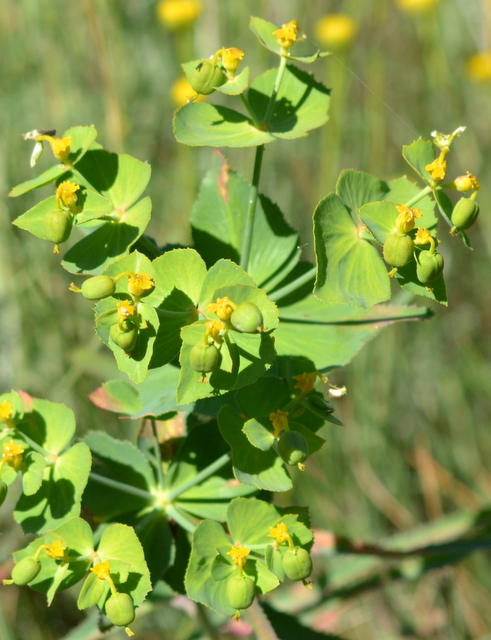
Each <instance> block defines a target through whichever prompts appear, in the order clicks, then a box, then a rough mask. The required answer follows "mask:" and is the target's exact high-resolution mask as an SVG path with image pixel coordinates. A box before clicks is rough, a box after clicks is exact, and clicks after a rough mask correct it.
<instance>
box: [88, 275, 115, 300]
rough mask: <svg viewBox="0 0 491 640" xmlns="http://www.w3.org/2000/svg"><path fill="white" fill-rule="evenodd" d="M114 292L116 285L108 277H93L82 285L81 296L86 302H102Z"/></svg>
mask: <svg viewBox="0 0 491 640" xmlns="http://www.w3.org/2000/svg"><path fill="white" fill-rule="evenodd" d="M115 291H116V283H115V282H114V280H113V279H112V278H110V277H109V276H93V277H92V278H87V280H85V282H84V283H83V284H82V295H83V297H84V298H87V300H102V299H103V298H108V297H109V296H112V294H113V293H114V292H115Z"/></svg>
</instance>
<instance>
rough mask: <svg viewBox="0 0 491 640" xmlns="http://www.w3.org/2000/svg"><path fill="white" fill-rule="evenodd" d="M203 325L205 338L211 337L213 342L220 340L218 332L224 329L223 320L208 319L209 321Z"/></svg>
mask: <svg viewBox="0 0 491 640" xmlns="http://www.w3.org/2000/svg"><path fill="white" fill-rule="evenodd" d="M205 327H206V333H205V337H206V339H208V338H211V339H212V340H214V341H215V342H222V337H221V335H220V332H221V331H224V330H225V325H224V324H223V322H221V320H210V321H209V322H206V323H205Z"/></svg>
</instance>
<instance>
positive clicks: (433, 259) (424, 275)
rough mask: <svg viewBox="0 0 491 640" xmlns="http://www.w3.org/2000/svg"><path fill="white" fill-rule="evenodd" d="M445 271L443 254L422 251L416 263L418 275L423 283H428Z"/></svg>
mask: <svg viewBox="0 0 491 640" xmlns="http://www.w3.org/2000/svg"><path fill="white" fill-rule="evenodd" d="M442 273H443V256H442V255H441V254H439V253H431V252H430V251H421V253H420V254H419V256H418V264H417V265H416V275H417V276H418V280H419V281H420V282H421V283H422V284H428V283H429V282H433V280H436V279H437V278H439V277H440V276H441V275H442Z"/></svg>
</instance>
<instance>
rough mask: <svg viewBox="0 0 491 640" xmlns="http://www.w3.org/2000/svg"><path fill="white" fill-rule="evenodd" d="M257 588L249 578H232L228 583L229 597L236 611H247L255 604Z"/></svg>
mask: <svg viewBox="0 0 491 640" xmlns="http://www.w3.org/2000/svg"><path fill="white" fill-rule="evenodd" d="M255 591H256V587H255V584H254V581H253V580H251V578H248V577H247V576H232V577H231V578H229V580H228V582H227V597H228V601H229V603H230V606H231V607H233V608H234V609H247V608H248V607H250V606H251V604H252V603H253V602H254V594H255Z"/></svg>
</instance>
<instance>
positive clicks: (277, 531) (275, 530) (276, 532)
mask: <svg viewBox="0 0 491 640" xmlns="http://www.w3.org/2000/svg"><path fill="white" fill-rule="evenodd" d="M268 538H274V540H275V542H276V544H283V542H288V541H289V540H291V536H290V534H289V532H288V527H287V526H286V524H285V523H284V522H280V523H279V524H278V525H277V526H276V527H269V533H268Z"/></svg>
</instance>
